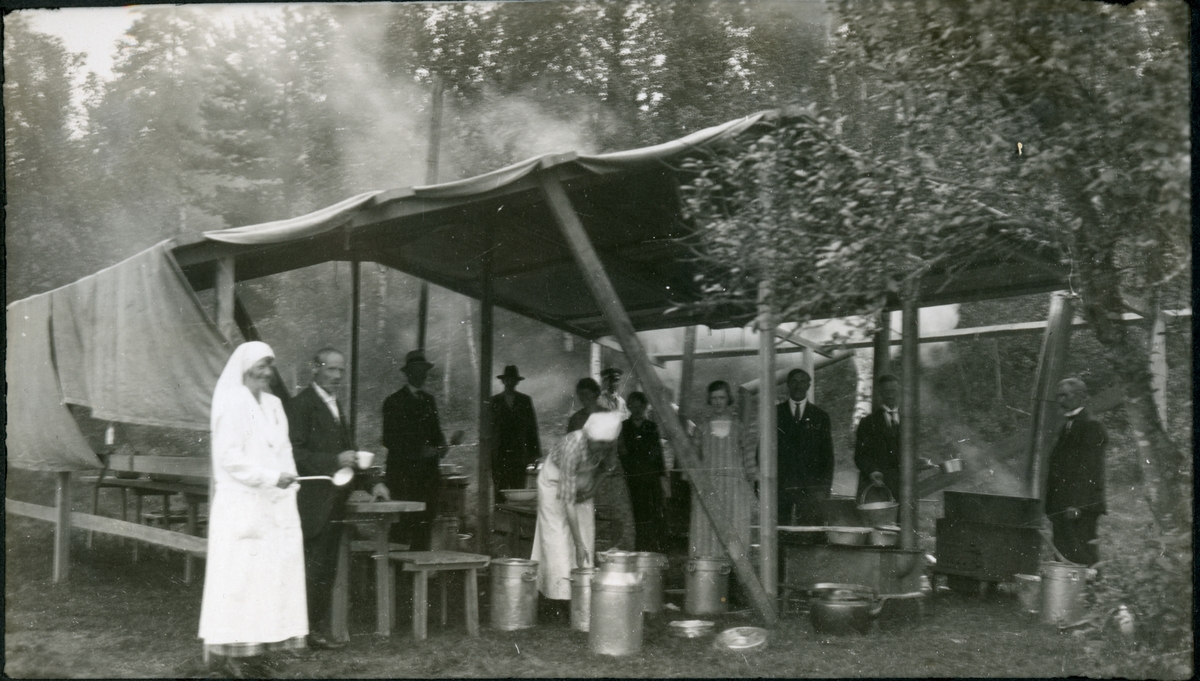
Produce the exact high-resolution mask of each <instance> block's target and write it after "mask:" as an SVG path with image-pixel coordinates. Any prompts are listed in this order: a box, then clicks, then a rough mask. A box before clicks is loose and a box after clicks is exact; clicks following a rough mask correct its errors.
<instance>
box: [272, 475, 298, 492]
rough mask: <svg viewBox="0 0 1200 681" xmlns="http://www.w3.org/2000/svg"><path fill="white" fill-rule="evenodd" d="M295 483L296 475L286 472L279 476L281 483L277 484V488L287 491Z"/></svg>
mask: <svg viewBox="0 0 1200 681" xmlns="http://www.w3.org/2000/svg"><path fill="white" fill-rule="evenodd" d="M293 482H296V474H295V473H288V472H287V471H284V472H282V473H280V474H279V482H277V483H275V486H276V487H278V488H279V489H286V488H287V487H288V486H290V485H291V484H292V483H293Z"/></svg>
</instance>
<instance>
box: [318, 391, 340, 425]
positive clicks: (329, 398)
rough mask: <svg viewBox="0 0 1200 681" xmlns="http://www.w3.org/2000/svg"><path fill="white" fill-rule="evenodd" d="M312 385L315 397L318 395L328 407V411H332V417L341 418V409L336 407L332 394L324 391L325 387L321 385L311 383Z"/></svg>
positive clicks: (335, 399) (335, 400)
mask: <svg viewBox="0 0 1200 681" xmlns="http://www.w3.org/2000/svg"><path fill="white" fill-rule="evenodd" d="M312 386H313V390H316V391H317V397H320V398H321V400H322V401H323V402H324V403H325V406H327V407H329V411H331V412H333V418H335V419H340V418H342V414H341V411H340V410H339V409H338V405H337V398H336V397H334V396H333V395H330V394H329V393H327V392H325V389H324V388H322V387H321V386H319V385H317V384H316V383H313V384H312Z"/></svg>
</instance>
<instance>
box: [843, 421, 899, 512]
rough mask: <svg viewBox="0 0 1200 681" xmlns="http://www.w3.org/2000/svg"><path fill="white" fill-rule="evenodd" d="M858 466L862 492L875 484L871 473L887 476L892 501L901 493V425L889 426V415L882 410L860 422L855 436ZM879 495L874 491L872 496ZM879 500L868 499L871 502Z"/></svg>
mask: <svg viewBox="0 0 1200 681" xmlns="http://www.w3.org/2000/svg"><path fill="white" fill-rule="evenodd" d="M854 465H855V466H858V493H859V494H861V493H862V491H863V489H865V488H866V487H867V485H870V484H871V473H874V472H875V471H879V472H880V473H883V484H884V485H887V488H888V491H889V492H891V493H892V498H894V499H899V498H900V497H899V494H900V426H899V424H897V425H895V426H892V425H888V421H887V413H886V412H885V411H884V410H883V408H882V407H877V408H876V409H875V411H873V412H871V413H870V414H868V415H866V416H864V417H863V420H861V421H859V422H858V430H857V431H856V433H855V436H854ZM877 493H879V492H878V490H872V492H871V494H872V495H874V494H877ZM872 500H873V501H879V499H868V501H872Z"/></svg>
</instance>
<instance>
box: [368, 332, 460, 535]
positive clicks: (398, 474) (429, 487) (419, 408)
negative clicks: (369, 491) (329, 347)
mask: <svg viewBox="0 0 1200 681" xmlns="http://www.w3.org/2000/svg"><path fill="white" fill-rule="evenodd" d="M432 368H433V364H431V363H430V362H428V361H426V360H425V351H424V350H413V351H412V352H410V353H408V354H407V355H406V356H405V358H404V366H403V367H402V368H401V371H403V372H404V375H405V376H406V377H407V378H408V383H407V384H405V386H404V387H402V388H400V389H399V390H397V391H396V392H394V393H392V394H391V395H389V396H388V398H387V399H386V400H384V401H383V446H384V447H387V450H388V453H387V472H386V474H385V477H384V479H385V480H386V481H387V486H388V489H389V490H391V492H392V496H393V497H395V498H396V499H403V500H405V501H423V502H425V510H424V511H422V512H420V513H406V514H404V516H405V517H402V518H401V520H400V522H398V523H396V524H395V525H393V526H392V541H395V542H399V543H402V544H408V546H409V550H411V551H428V550H429V540H430V531H431V530H432V525H433V518H434V515H435V514H436V513H437V504H438V492H439V490H440V488H441V476H440V475H439V473H438V462H439V461H440V460H441V458H442V457H443V456H445V454H446V451H447V450H446V436H445V435H443V434H442V425H441V423H440V422H439V421H438V411H437V403H436V402H434V399H433V395H430V394H429V393H427V392H425V391H424V390H422V389H421V388H422V386H424V385H425V377H426V376H427V375H428V374H429V370H430V369H432Z"/></svg>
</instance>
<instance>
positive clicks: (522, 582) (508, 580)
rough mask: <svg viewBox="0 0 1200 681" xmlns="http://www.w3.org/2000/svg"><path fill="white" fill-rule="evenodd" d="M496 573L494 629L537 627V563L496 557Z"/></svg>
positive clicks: (493, 613) (493, 578)
mask: <svg viewBox="0 0 1200 681" xmlns="http://www.w3.org/2000/svg"><path fill="white" fill-rule="evenodd" d="M488 569H489V570H490V571H491V573H492V626H493V627H495V628H497V629H502V630H504V631H512V630H514V629H528V628H529V627H532V626H534V625H535V624H537V602H538V600H537V598H538V591H537V571H538V564H537V561H536V560H524V559H521V558H496V559H493V560H492V563H491V565H490V567H489V568H488Z"/></svg>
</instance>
